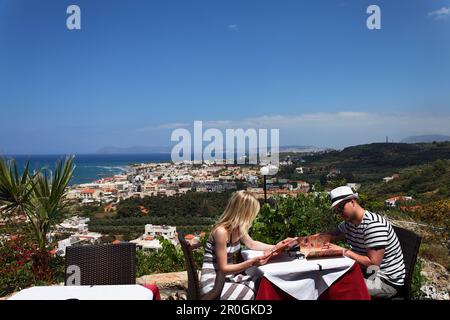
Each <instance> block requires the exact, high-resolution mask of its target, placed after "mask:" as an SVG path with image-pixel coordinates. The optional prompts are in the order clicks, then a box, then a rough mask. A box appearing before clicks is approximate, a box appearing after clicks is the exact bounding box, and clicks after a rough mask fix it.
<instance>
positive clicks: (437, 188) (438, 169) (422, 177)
mask: <svg viewBox="0 0 450 320" xmlns="http://www.w3.org/2000/svg"><path fill="white" fill-rule="evenodd" d="M399 175H400V178H399V179H395V180H393V181H391V182H388V183H384V182H378V183H374V184H367V185H365V186H363V188H362V190H364V191H366V192H371V194H373V195H375V196H378V197H380V198H381V197H382V198H386V197H388V196H391V195H409V196H412V197H413V198H414V199H415V200H416V201H417V202H418V203H424V202H430V201H437V200H443V199H448V198H450V183H449V181H450V160H436V161H434V162H433V163H431V164H426V165H422V166H414V167H409V168H406V169H403V170H400V171H399Z"/></svg>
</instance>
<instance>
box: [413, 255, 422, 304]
mask: <svg viewBox="0 0 450 320" xmlns="http://www.w3.org/2000/svg"><path fill="white" fill-rule="evenodd" d="M421 270H422V262H421V261H420V259H417V261H416V265H415V266H414V271H413V275H412V279H411V299H414V300H419V299H422V298H423V297H424V294H423V292H422V291H421V290H420V288H421V287H422V285H423V284H424V282H425V278H424V277H423V276H422V274H421V273H420V271H421Z"/></svg>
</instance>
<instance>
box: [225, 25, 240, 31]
mask: <svg viewBox="0 0 450 320" xmlns="http://www.w3.org/2000/svg"><path fill="white" fill-rule="evenodd" d="M227 28H228V30H231V31H239V25H237V24H229V25H228V26H227Z"/></svg>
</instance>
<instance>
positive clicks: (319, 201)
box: [250, 193, 339, 243]
mask: <svg viewBox="0 0 450 320" xmlns="http://www.w3.org/2000/svg"><path fill="white" fill-rule="evenodd" d="M338 223H339V218H338V217H337V216H336V215H335V214H334V213H333V212H332V211H331V209H330V203H329V198H328V195H327V194H326V193H318V194H317V195H312V194H311V195H304V194H298V195H297V196H296V197H286V198H281V197H278V198H276V199H275V201H274V204H273V205H269V204H266V205H264V206H263V207H262V209H261V212H260V213H259V214H258V216H257V217H256V220H255V222H254V223H253V226H252V228H251V230H250V234H251V235H252V237H253V238H254V239H255V240H259V241H263V242H266V243H277V242H278V241H281V240H283V239H285V238H287V237H295V236H305V235H310V234H314V233H317V232H326V231H331V230H334V229H335V228H336V227H337V225H338Z"/></svg>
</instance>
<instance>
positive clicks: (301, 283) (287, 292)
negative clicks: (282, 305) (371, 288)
mask: <svg viewBox="0 0 450 320" xmlns="http://www.w3.org/2000/svg"><path fill="white" fill-rule="evenodd" d="M262 254H263V253H262V252H261V251H253V250H242V256H243V258H244V259H245V260H247V259H250V258H252V257H256V256H260V255H262ZM246 273H247V274H249V275H251V276H255V277H261V278H262V279H261V281H260V284H259V287H258V291H257V294H256V299H257V300H282V299H298V300H316V299H319V300H370V295H369V292H368V290H367V287H366V284H365V281H364V278H363V275H362V272H361V268H360V267H359V264H358V263H356V262H355V261H354V260H352V259H350V258H347V257H337V258H323V259H308V260H307V259H299V258H297V257H291V256H289V255H288V254H287V253H281V254H279V255H278V256H276V257H273V258H272V259H271V260H269V262H268V263H267V264H266V265H263V266H258V267H256V266H253V267H251V268H248V269H247V270H246Z"/></svg>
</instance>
